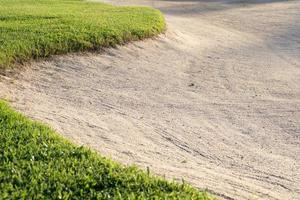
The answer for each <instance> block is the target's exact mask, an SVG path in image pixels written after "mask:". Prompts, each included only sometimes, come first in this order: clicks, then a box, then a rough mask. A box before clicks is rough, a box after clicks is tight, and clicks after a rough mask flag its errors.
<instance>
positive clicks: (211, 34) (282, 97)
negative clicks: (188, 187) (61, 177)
mask: <svg viewBox="0 0 300 200" xmlns="http://www.w3.org/2000/svg"><path fill="white" fill-rule="evenodd" d="M113 2H114V3H116V4H137V3H139V4H142V5H150V6H154V7H156V8H158V9H160V10H162V11H163V12H164V13H165V16H166V19H167V22H168V28H169V30H168V31H167V33H166V35H163V36H161V37H160V38H157V39H153V40H146V41H142V42H136V43H133V44H129V45H126V46H123V47H118V48H116V49H108V50H106V51H105V52H102V53H100V54H84V55H67V56H60V57H54V58H52V59H50V60H49V61H42V62H38V63H34V64H33V66H31V67H30V68H29V69H27V70H25V71H23V72H22V73H21V74H17V75H15V76H14V77H11V76H8V77H0V78H1V81H0V89H1V92H0V96H1V97H4V98H6V99H9V100H10V101H11V102H12V105H13V106H14V107H15V108H17V109H18V110H20V111H22V112H23V113H25V114H26V115H27V116H30V117H32V118H34V119H38V120H41V121H43V122H45V123H48V124H50V125H51V126H52V127H54V128H55V129H57V130H58V131H60V132H61V133H62V134H63V135H64V136H66V137H68V138H70V139H71V140H72V141H74V142H76V143H79V144H84V145H87V146H89V147H91V148H93V149H95V150H97V151H99V152H101V153H102V154H104V155H106V156H109V157H112V158H113V159H115V160H118V161H121V162H123V163H135V164H137V165H139V166H141V167H143V168H144V167H146V166H149V167H150V169H151V170H152V171H154V172H155V173H157V174H161V175H166V177H168V178H172V177H176V178H177V179H179V180H180V179H181V178H183V179H184V180H186V181H188V182H190V183H191V184H193V185H194V186H196V187H199V188H208V189H209V190H212V191H213V192H215V193H217V195H218V196H220V197H223V198H228V199H230V198H232V199H248V198H251V199H256V198H259V199H300V188H299V185H300V170H299V169H300V20H299V19H300V1H282V2H281V1H278V2H272V1H265V2H261V1H247V3H246V2H243V1H220V0H217V1H209V2H204V1H203V2H202V1H195V0H190V1H184V0H177V1H152V0H151V1H150V0H149V1H129V0H128V1H113Z"/></svg>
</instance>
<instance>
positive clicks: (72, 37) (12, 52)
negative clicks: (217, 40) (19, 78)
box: [0, 0, 165, 68]
mask: <svg viewBox="0 0 300 200" xmlns="http://www.w3.org/2000/svg"><path fill="white" fill-rule="evenodd" d="M164 28H165V22H164V18H163V16H162V14H161V13H160V12H159V11H158V10H155V9H152V8H146V7H116V6H112V5H108V4H103V3H93V2H87V1H80V0H0V68H8V67H11V66H12V64H14V63H22V62H24V61H28V60H30V59H35V58H42V57H47V56H49V55H53V54H62V53H67V52H75V51H84V50H96V49H99V48H102V47H107V46H115V45H116V44H122V43H125V42H127V41H130V40H137V39H142V38H146V37H151V36H154V35H157V34H158V33H160V32H162V31H163V30H164Z"/></svg>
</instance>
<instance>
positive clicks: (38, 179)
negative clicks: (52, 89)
mask: <svg viewBox="0 0 300 200" xmlns="http://www.w3.org/2000/svg"><path fill="white" fill-rule="evenodd" d="M0 141H1V142H0V199H203V200H204V199H211V198H210V197H208V195H207V194H206V193H203V192H200V191H198V190H196V189H193V188H192V187H190V186H188V185H186V184H177V183H175V182H167V181H166V180H163V179H161V178H158V177H154V176H152V175H151V174H149V172H144V171H141V170H139V169H137V168H136V167H124V166H122V165H120V164H118V163H115V162H113V161H110V160H108V159H106V158H103V157H101V156H100V155H99V154H97V153H95V152H93V151H91V150H89V149H87V148H85V147H78V146H76V145H74V144H72V143H70V142H68V141H67V140H65V139H64V138H62V137H61V136H59V135H58V134H56V133H55V132H54V131H53V130H52V129H50V128H48V127H47V126H45V125H43V124H41V123H37V122H34V121H31V120H29V119H27V118H26V117H24V116H22V115H21V114H19V113H17V112H15V111H13V110H12V109H11V108H10V107H9V106H8V105H7V104H6V103H5V102H3V101H0Z"/></svg>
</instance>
